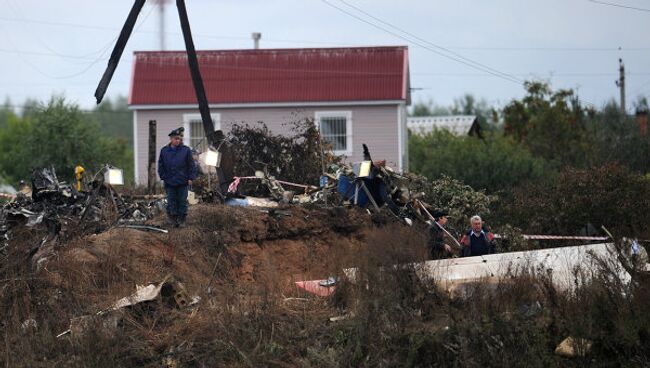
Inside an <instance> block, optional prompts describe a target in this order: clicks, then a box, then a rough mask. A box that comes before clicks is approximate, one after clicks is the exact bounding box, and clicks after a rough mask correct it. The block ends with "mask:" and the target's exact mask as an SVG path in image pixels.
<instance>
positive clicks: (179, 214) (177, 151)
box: [158, 127, 195, 227]
mask: <svg viewBox="0 0 650 368" xmlns="http://www.w3.org/2000/svg"><path fill="white" fill-rule="evenodd" d="M183 130H184V129H183V128H182V127H181V128H178V129H174V130H172V131H171V133H169V144H168V145H166V146H165V147H163V148H162V149H161V150H160V157H159V158H158V175H160V179H161V180H162V181H164V182H165V192H167V216H168V217H169V221H170V223H171V225H173V226H176V227H185V219H186V217H187V191H188V186H189V185H192V180H194V179H195V171H194V160H193V159H192V151H191V150H190V148H189V147H188V146H186V145H184V144H183V138H182V135H183Z"/></svg>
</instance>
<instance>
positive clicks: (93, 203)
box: [0, 168, 162, 263]
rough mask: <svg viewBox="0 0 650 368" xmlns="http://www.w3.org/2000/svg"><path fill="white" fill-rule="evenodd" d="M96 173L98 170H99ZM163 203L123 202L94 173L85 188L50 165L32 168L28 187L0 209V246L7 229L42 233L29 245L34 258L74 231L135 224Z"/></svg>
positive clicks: (3, 245)
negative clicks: (61, 178)
mask: <svg viewBox="0 0 650 368" xmlns="http://www.w3.org/2000/svg"><path fill="white" fill-rule="evenodd" d="M100 173H101V171H100ZM160 208H162V204H161V203H160V201H151V202H149V203H142V202H127V201H125V200H124V198H122V196H120V194H119V193H117V191H116V190H115V189H114V188H113V187H112V186H111V185H110V184H108V183H105V182H104V177H103V176H99V178H98V177H97V175H96V176H95V178H93V180H92V181H91V183H90V184H89V189H88V190H87V191H78V190H77V189H76V188H75V187H74V186H73V185H70V184H68V183H66V182H62V181H59V179H58V177H57V175H56V172H55V170H54V168H41V169H36V170H34V171H33V173H32V180H31V188H30V187H29V186H28V185H26V184H22V185H21V191H20V192H18V193H17V194H16V196H15V198H14V199H13V200H12V201H11V202H8V203H6V204H5V205H4V206H3V207H2V208H0V236H1V237H2V243H1V245H0V251H1V252H2V253H3V254H6V251H7V247H8V246H9V240H10V239H11V238H12V233H13V232H14V231H15V230H16V229H19V228H23V227H24V228H28V229H31V230H32V231H36V232H37V233H38V234H42V235H43V236H42V238H41V240H40V242H39V243H38V244H31V245H30V249H29V250H28V253H29V256H30V257H31V258H32V261H33V262H37V263H38V260H39V259H42V258H43V257H42V254H43V253H48V252H47V251H46V249H44V248H48V249H47V250H51V249H50V248H53V247H54V246H55V245H57V244H63V243H64V242H65V241H67V240H69V239H71V238H72V237H74V236H81V235H87V234H92V233H100V232H103V231H106V230H107V229H109V228H111V227H115V226H135V225H132V224H140V223H143V222H144V221H146V220H147V219H149V218H151V217H153V216H154V215H155V214H156V213H157V211H159V209H160Z"/></svg>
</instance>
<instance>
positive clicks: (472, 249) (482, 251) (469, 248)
mask: <svg viewBox="0 0 650 368" xmlns="http://www.w3.org/2000/svg"><path fill="white" fill-rule="evenodd" d="M470 223H471V225H472V228H471V229H470V230H469V231H468V232H467V234H465V235H464V236H463V239H462V240H461V241H460V242H461V243H462V244H463V245H464V246H465V249H464V250H463V255H464V256H465V257H473V256H482V255H486V254H492V253H495V247H494V242H493V240H494V234H492V233H491V232H490V231H487V229H484V228H483V220H482V219H481V217H480V216H478V215H476V216H472V218H471V220H470Z"/></svg>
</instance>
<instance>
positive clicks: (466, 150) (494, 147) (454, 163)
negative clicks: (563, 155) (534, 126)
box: [409, 130, 549, 193]
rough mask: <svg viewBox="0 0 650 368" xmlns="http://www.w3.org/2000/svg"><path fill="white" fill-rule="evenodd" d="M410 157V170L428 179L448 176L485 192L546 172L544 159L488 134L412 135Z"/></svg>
mask: <svg viewBox="0 0 650 368" xmlns="http://www.w3.org/2000/svg"><path fill="white" fill-rule="evenodd" d="M409 158H410V162H409V163H410V169H411V170H412V171H413V172H416V173H419V174H422V175H425V176H427V177H429V178H431V179H437V178H440V177H442V176H444V175H447V176H451V177H453V178H455V179H459V180H461V181H463V182H465V183H467V184H469V185H470V186H472V187H473V188H477V189H484V190H486V191H487V192H488V193H495V192H498V191H504V190H510V189H511V188H513V187H515V186H517V185H519V184H520V183H522V182H524V181H526V180H537V179H540V178H542V177H544V176H547V175H548V173H549V169H548V168H547V165H546V164H545V163H544V161H543V160H541V159H537V158H535V157H533V156H532V154H531V153H530V152H529V151H528V150H527V149H526V148H524V147H523V146H522V145H521V144H518V143H515V142H514V140H512V139H510V138H507V137H502V136H500V135H497V134H489V135H488V136H487V138H486V140H485V141H482V140H479V139H477V138H475V137H469V136H464V137H459V136H455V135H453V134H451V133H450V132H448V131H446V130H438V131H434V132H432V133H430V134H428V135H426V136H418V135H412V136H411V137H410V141H409Z"/></svg>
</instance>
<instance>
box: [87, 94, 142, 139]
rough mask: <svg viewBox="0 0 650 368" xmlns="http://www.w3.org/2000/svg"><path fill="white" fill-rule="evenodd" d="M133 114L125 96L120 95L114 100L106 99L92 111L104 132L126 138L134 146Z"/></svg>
mask: <svg viewBox="0 0 650 368" xmlns="http://www.w3.org/2000/svg"><path fill="white" fill-rule="evenodd" d="M132 114H133V113H132V112H131V111H129V105H128V100H127V98H126V97H124V96H118V97H116V98H115V99H114V100H111V99H105V100H104V101H103V102H102V103H101V104H100V105H99V106H97V107H96V108H95V110H94V111H93V112H91V113H90V115H92V118H93V119H95V120H97V121H98V122H99V126H100V127H101V129H102V131H103V132H104V134H106V135H108V136H110V137H115V138H119V139H124V140H126V142H127V144H129V145H130V146H133V126H132V124H133V115H132Z"/></svg>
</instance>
